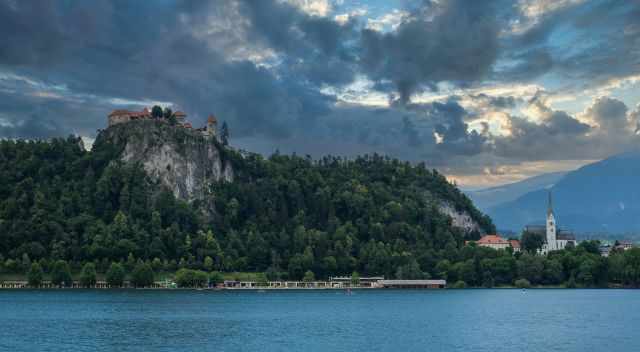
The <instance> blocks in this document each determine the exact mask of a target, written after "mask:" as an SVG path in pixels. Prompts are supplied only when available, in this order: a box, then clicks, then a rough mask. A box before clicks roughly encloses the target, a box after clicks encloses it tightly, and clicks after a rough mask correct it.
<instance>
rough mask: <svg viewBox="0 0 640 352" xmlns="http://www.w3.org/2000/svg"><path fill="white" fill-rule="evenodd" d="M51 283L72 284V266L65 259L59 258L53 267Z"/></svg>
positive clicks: (59, 284)
mask: <svg viewBox="0 0 640 352" xmlns="http://www.w3.org/2000/svg"><path fill="white" fill-rule="evenodd" d="M51 283H53V284H54V285H56V286H67V287H68V286H71V285H72V284H73V279H72V278H71V268H70V267H69V264H68V263H67V262H66V261H64V260H58V261H56V262H55V263H54V264H53V268H51Z"/></svg>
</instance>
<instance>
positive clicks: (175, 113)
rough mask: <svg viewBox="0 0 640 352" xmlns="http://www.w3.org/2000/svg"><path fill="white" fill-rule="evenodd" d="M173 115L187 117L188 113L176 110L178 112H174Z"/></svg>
mask: <svg viewBox="0 0 640 352" xmlns="http://www.w3.org/2000/svg"><path fill="white" fill-rule="evenodd" d="M173 116H175V117H187V114H185V113H184V112H182V111H176V112H174V113H173Z"/></svg>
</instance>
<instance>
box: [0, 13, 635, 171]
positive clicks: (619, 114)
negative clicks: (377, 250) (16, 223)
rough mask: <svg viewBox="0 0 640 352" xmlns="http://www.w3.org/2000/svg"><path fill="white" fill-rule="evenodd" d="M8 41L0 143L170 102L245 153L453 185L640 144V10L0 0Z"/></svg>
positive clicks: (72, 129) (1, 64)
mask: <svg viewBox="0 0 640 352" xmlns="http://www.w3.org/2000/svg"><path fill="white" fill-rule="evenodd" d="M0 31H2V33H3V34H6V35H4V36H3V37H2V45H0V138H1V137H11V138H14V137H24V138H47V137H51V136H64V135H68V134H71V133H74V134H80V135H83V136H88V137H93V136H95V133H96V130H97V129H99V128H103V127H104V126H105V124H106V115H107V114H108V113H109V112H110V111H111V110H112V109H116V108H132V109H141V108H142V107H143V106H149V105H154V104H162V105H171V106H172V108H173V109H174V110H175V109H180V110H184V111H186V112H187V113H188V114H189V119H190V120H191V121H192V122H193V123H195V124H196V125H198V124H202V123H204V118H205V116H207V115H208V114H209V113H215V114H216V115H217V116H218V117H219V118H220V119H221V120H225V121H227V122H228V123H229V125H230V126H231V133H232V142H233V143H234V144H235V145H237V146H238V147H241V148H245V149H249V150H255V151H259V152H264V153H270V152H273V151H274V150H276V149H279V150H280V151H282V152H297V153H300V154H310V155H313V156H321V155H324V154H340V155H346V156H353V155H357V154H362V153H373V152H376V153H382V154H389V155H392V156H395V157H398V158H402V159H405V160H411V161H425V162H426V163H427V164H428V165H429V166H431V167H437V168H439V169H440V170H442V171H443V172H445V173H447V174H450V175H455V176H456V179H457V180H458V181H461V182H462V181H463V180H464V177H466V176H468V177H469V180H478V178H480V177H484V176H486V177H490V178H491V180H498V179H500V178H501V177H502V179H503V180H510V181H512V180H513V177H515V176H514V175H519V176H518V177H521V176H522V175H524V174H525V172H524V171H522V170H524V166H523V165H534V164H535V165H542V163H545V162H547V163H549V164H548V165H569V164H571V165H575V164H576V163H575V162H573V161H572V160H593V159H598V158H602V157H606V156H608V155H610V154H612V153H616V152H619V151H623V150H626V149H629V148H634V147H636V146H637V143H638V140H637V138H638V137H639V135H638V131H639V129H638V126H639V125H638V124H639V123H640V113H639V112H638V111H640V108H638V107H637V106H638V103H639V101H638V100H639V99H638V97H639V96H640V51H639V50H640V3H639V2H637V1H613V0H596V1H581V0H559V1H549V0H522V1H518V2H514V1H507V0H490V1H476V0H438V1H436V0H413V1H404V0H390V1H388V2H367V1H364V2H358V3H351V2H343V1H329V0H262V1H251V0H228V1H187V0H166V1H154V2H151V1H124V0H98V1H91V2H66V1H57V2H56V1H46V0H30V1H17V0H8V1H3V2H0ZM518 167H521V169H520V170H521V171H518ZM549 167H551V166H549ZM540 169H541V170H542V169H544V170H545V171H547V169H548V168H546V167H542V166H541V167H540ZM532 170H533V169H532V168H526V172H527V173H531V172H533V171H532ZM470 182H476V181H470ZM492 182H493V181H492ZM495 182H499V181H495Z"/></svg>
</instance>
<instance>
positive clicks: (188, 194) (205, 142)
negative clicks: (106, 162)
mask: <svg viewBox="0 0 640 352" xmlns="http://www.w3.org/2000/svg"><path fill="white" fill-rule="evenodd" d="M95 145H96V146H102V147H103V148H104V147H105V146H106V145H110V146H113V147H115V148H116V153H117V155H116V156H117V157H118V158H119V159H120V160H122V161H124V162H129V163H130V162H134V163H140V164H141V165H142V166H143V167H144V170H145V171H146V172H147V174H148V175H149V176H150V177H151V178H152V179H155V180H158V181H159V182H160V183H161V184H162V185H164V186H165V187H166V188H168V189H169V190H171V191H172V192H173V194H174V195H175V196H176V198H178V199H182V200H186V201H189V202H191V201H194V200H196V199H205V196H207V195H209V194H210V193H211V190H210V186H211V184H212V183H214V182H218V181H220V180H224V181H227V182H232V181H233V179H234V170H233V167H232V165H231V161H230V160H227V159H225V158H224V156H225V153H224V151H225V148H226V147H223V146H222V145H221V144H220V143H218V141H217V140H216V139H215V138H214V137H208V136H204V135H203V134H202V133H200V132H199V131H196V130H192V129H187V128H184V127H182V126H171V125H169V124H168V123H167V122H165V121H157V120H135V121H130V122H127V123H123V124H117V125H114V126H111V127H109V128H107V129H106V130H103V131H101V132H100V134H99V135H98V137H97V138H96V143H95Z"/></svg>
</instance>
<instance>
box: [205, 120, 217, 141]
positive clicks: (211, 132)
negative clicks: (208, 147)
mask: <svg viewBox="0 0 640 352" xmlns="http://www.w3.org/2000/svg"><path fill="white" fill-rule="evenodd" d="M217 134H218V120H217V119H216V117H215V116H213V114H212V115H209V118H208V119H207V130H206V135H207V136H211V137H216V135H217Z"/></svg>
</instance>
